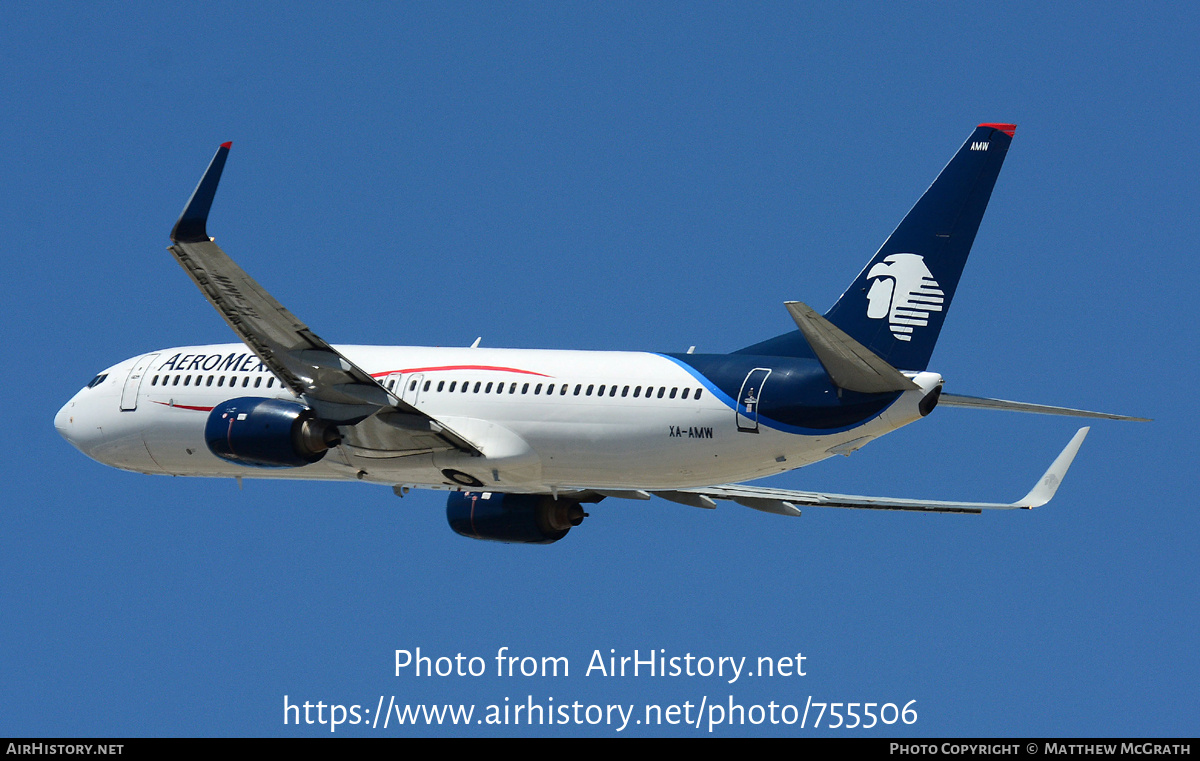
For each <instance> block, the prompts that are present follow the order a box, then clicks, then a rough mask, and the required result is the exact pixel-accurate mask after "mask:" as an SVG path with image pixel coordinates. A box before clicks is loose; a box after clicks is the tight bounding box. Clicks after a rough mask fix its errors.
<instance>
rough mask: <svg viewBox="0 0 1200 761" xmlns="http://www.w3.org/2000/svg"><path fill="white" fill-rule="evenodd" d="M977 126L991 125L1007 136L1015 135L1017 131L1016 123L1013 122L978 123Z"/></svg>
mask: <svg viewBox="0 0 1200 761" xmlns="http://www.w3.org/2000/svg"><path fill="white" fill-rule="evenodd" d="M979 126H980V127H991V128H992V129H998V130H1000V131H1001V132H1003V133H1004V134H1006V135H1008V136H1009V137H1012V136H1013V135H1015V134H1016V133H1017V125H1015V124H980V125H979Z"/></svg>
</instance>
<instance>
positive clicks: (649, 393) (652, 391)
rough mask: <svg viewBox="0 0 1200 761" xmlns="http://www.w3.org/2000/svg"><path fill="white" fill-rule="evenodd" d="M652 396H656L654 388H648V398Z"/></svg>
mask: <svg viewBox="0 0 1200 761" xmlns="http://www.w3.org/2000/svg"><path fill="white" fill-rule="evenodd" d="M651 396H654V386H646V398H647V399H649V398H650V397H651Z"/></svg>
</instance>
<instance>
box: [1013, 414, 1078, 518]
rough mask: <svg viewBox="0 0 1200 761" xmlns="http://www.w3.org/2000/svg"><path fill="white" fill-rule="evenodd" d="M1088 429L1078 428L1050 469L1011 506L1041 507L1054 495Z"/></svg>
mask: <svg viewBox="0 0 1200 761" xmlns="http://www.w3.org/2000/svg"><path fill="white" fill-rule="evenodd" d="M1090 430H1091V429H1090V428H1080V429H1079V431H1078V432H1077V433H1076V434H1075V436H1074V437H1073V438H1072V439H1071V440H1070V441H1069V442H1068V443H1067V446H1066V448H1065V449H1063V451H1062V452H1060V453H1059V455H1058V457H1056V458H1054V462H1052V463H1050V469H1049V470H1047V471H1046V472H1045V474H1044V475H1042V477H1041V478H1040V479H1038V482H1037V485H1036V486H1034V487H1033V488H1032V489H1030V490H1029V493H1028V494H1026V495H1025V496H1024V497H1023V498H1022V499H1020V500H1019V501H1017V502H1014V503H1013V507H1024V508H1031V507H1041V506H1042V505H1044V504H1046V503H1047V502H1049V501H1050V498H1051V497H1053V496H1054V492H1056V491H1058V486H1059V484H1061V483H1062V480H1063V476H1065V475H1066V474H1067V468H1069V467H1071V462H1072V461H1074V459H1075V455H1076V453H1078V452H1079V447H1080V446H1081V445H1082V444H1083V440H1084V438H1086V437H1087V434H1088V431H1090Z"/></svg>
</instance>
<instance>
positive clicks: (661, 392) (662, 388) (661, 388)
mask: <svg viewBox="0 0 1200 761" xmlns="http://www.w3.org/2000/svg"><path fill="white" fill-rule="evenodd" d="M666 390H667V387H666V386H659V387H658V398H659V399H662V397H663V392H664V391H666Z"/></svg>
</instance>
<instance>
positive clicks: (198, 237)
mask: <svg viewBox="0 0 1200 761" xmlns="http://www.w3.org/2000/svg"><path fill="white" fill-rule="evenodd" d="M230 146H231V143H224V144H223V145H221V147H220V148H218V149H217V153H216V155H215V156H213V160H212V162H211V163H210V164H209V166H208V169H207V171H205V173H204V176H203V177H202V178H201V180H200V184H199V185H197V186H196V190H195V191H194V192H193V193H192V196H191V198H189V199H188V203H187V205H186V206H185V207H184V209H183V213H182V214H180V216H179V221H178V222H176V223H175V227H174V228H173V229H172V230H171V241H172V244H173V245H171V246H170V247H169V249H168V250H169V251H170V252H171V253H172V254H173V255H174V256H175V260H176V261H178V262H179V264H180V266H182V267H183V269H184V271H185V272H187V274H188V277H190V278H191V279H192V282H194V283H195V284H196V286H197V287H198V288H199V289H200V292H201V293H203V294H204V297H205V298H206V299H208V301H209V303H210V304H212V305H213V307H215V308H216V310H217V312H218V313H219V314H220V315H221V317H223V318H224V319H225V322H226V323H228V324H229V327H231V328H233V331H234V332H235V333H237V335H238V337H239V338H240V339H242V341H243V342H245V344H246V345H247V346H248V347H250V349H251V350H252V351H254V353H255V354H257V355H258V358H259V359H261V360H262V362H263V364H265V365H266V366H267V367H268V368H270V369H271V371H272V372H273V373H275V374H276V375H277V376H278V377H279V379H280V380H281V382H282V383H283V385H284V386H286V387H287V388H288V389H289V390H291V391H292V392H293V393H294V394H296V395H297V396H299V397H300V398H301V399H303V400H304V402H305V403H306V404H308V405H309V406H311V407H312V408H313V409H314V410H315V411H316V412H317V414H318V415H320V416H321V417H322V418H323V419H324V420H327V421H329V422H331V423H336V424H338V425H340V426H349V427H351V428H350V430H349V431H348V432H347V435H346V438H345V440H346V443H348V444H351V445H352V446H360V447H363V448H366V449H373V450H379V449H385V450H388V451H392V452H395V453H397V454H408V453H414V454H415V453H418V452H428V451H439V450H450V449H459V450H462V451H465V452H468V453H471V454H479V453H480V452H479V449H478V448H477V447H476V446H475V445H474V444H472V443H471V442H470V441H468V440H467V439H465V438H463V437H462V436H459V435H458V434H456V433H455V432H454V431H452V430H450V429H449V428H448V427H446V426H445V425H443V424H441V423H439V422H438V421H437V420H435V419H433V418H432V417H430V416H428V415H426V414H425V413H423V412H421V411H420V410H418V409H417V408H415V407H413V406H412V405H410V404H407V403H405V402H404V401H402V400H400V399H399V398H397V397H396V396H395V395H393V394H392V393H390V392H389V391H388V390H387V389H385V388H384V387H383V386H381V385H380V384H379V383H378V382H377V381H376V380H375V379H374V378H372V377H371V376H370V375H369V374H368V373H367V372H365V371H364V370H363V369H362V368H360V367H358V366H357V365H355V364H354V363H353V362H351V361H350V360H348V359H346V357H344V356H343V355H342V354H341V353H340V352H338V351H337V350H336V349H334V348H333V347H332V346H331V345H329V344H328V343H326V342H325V341H324V340H322V339H321V338H320V337H319V336H317V334H316V333H314V332H313V331H312V330H311V329H310V328H309V327H308V326H307V325H305V324H304V323H303V322H301V321H300V319H299V318H297V317H296V316H295V315H294V314H292V313H291V312H289V311H288V310H287V309H286V308H285V307H284V306H283V305H282V304H280V303H279V302H278V301H277V300H276V299H275V297H273V296H272V295H271V294H270V293H268V292H267V291H266V289H265V288H263V287H262V286H261V285H259V284H258V283H257V282H256V281H255V280H254V279H253V278H251V277H250V276H249V275H248V274H246V272H245V271H244V270H243V269H242V268H241V267H239V266H238V265H237V263H236V262H234V261H233V259H231V258H230V257H229V255H228V254H226V253H225V252H224V251H222V250H221V249H220V247H219V246H217V244H216V243H214V242H213V240H212V239H211V238H209V237H208V232H207V227H206V226H207V220H208V213H209V210H210V208H211V207H212V201H213V197H214V196H215V194H216V190H217V184H218V182H220V179H221V172H222V170H223V169H224V168H225V159H226V157H227V156H228V155H229V149H230Z"/></svg>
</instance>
